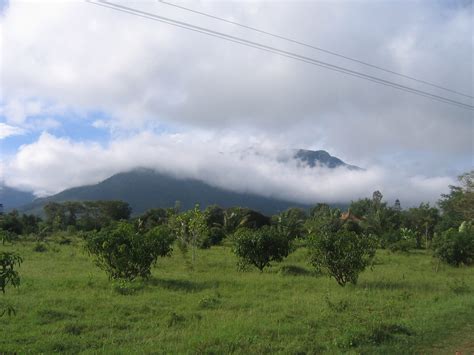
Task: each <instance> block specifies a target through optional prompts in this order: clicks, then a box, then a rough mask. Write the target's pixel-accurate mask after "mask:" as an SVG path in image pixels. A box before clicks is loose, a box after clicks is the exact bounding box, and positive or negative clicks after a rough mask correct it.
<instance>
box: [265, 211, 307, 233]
mask: <svg viewBox="0 0 474 355" xmlns="http://www.w3.org/2000/svg"><path fill="white" fill-rule="evenodd" d="M306 219H307V216H306V213H305V211H304V210H302V209H301V208H289V209H288V210H286V211H284V212H282V213H280V214H278V215H276V216H274V217H273V224H274V225H275V226H276V228H277V229H278V231H279V232H280V233H281V234H283V235H284V236H285V237H286V238H288V239H295V238H302V237H303V236H304V235H305V228H304V223H305V221H306Z"/></svg>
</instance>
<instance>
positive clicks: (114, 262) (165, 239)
mask: <svg viewBox="0 0 474 355" xmlns="http://www.w3.org/2000/svg"><path fill="white" fill-rule="evenodd" d="M173 241H174V238H173V237H172V235H171V233H170V231H169V229H168V228H167V227H165V226H157V227H155V228H153V229H151V230H150V231H148V232H145V233H141V232H139V231H137V230H136V229H135V228H134V227H133V225H131V224H129V223H126V222H118V223H117V224H115V225H112V226H109V227H106V228H103V229H102V230H100V231H98V232H91V233H89V234H88V235H87V236H86V238H85V248H86V250H87V251H88V252H89V253H90V254H91V255H93V256H95V257H96V260H97V265H98V266H99V267H101V268H102V269H103V270H105V271H106V272H107V274H108V275H109V277H110V278H112V279H126V280H134V279H135V278H137V277H143V278H147V277H149V276H150V274H151V266H152V265H153V264H154V263H156V261H157V259H158V257H160V256H168V255H170V254H171V251H172V247H171V245H172V243H173Z"/></svg>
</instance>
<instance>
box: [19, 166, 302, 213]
mask: <svg viewBox="0 0 474 355" xmlns="http://www.w3.org/2000/svg"><path fill="white" fill-rule="evenodd" d="M86 200H122V201H126V202H128V203H129V204H130V206H131V207H132V213H133V214H140V213H143V212H145V211H146V210H148V209H150V208H155V207H172V206H174V204H175V203H176V201H179V203H180V205H181V208H182V209H183V210H187V209H190V208H192V207H194V205H195V204H196V203H198V204H199V205H200V206H201V207H202V208H205V207H207V206H209V205H212V204H217V205H219V206H222V207H232V206H242V207H248V208H251V209H255V210H258V211H261V212H263V213H267V214H272V213H277V212H279V211H283V210H285V209H287V208H289V207H303V208H305V207H308V206H306V205H302V204H298V203H295V202H291V201H282V200H279V199H273V198H268V197H263V196H258V195H255V194H250V193H238V192H233V191H228V190H224V189H221V188H217V187H213V186H210V185H208V184H206V183H205V182H202V181H199V180H194V179H183V180H181V179H178V178H174V177H171V176H168V175H164V174H161V173H158V172H155V171H153V170H150V169H136V170H133V171H130V172H125V173H120V174H116V175H113V176H112V177H110V178H108V179H106V180H104V181H102V182H100V183H98V184H95V185H89V186H81V187H76V188H72V189H67V190H64V191H62V192H60V193H58V194H56V195H53V196H49V197H46V198H40V199H37V200H35V201H34V202H33V203H31V204H28V205H26V206H24V207H23V208H22V210H23V211H24V212H25V213H35V214H38V213H41V209H42V207H43V206H44V205H45V204H46V203H48V202H63V201H86Z"/></svg>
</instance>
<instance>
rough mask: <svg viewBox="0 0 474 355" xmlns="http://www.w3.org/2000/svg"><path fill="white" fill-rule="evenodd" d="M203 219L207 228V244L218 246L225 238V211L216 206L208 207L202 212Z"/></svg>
mask: <svg viewBox="0 0 474 355" xmlns="http://www.w3.org/2000/svg"><path fill="white" fill-rule="evenodd" d="M204 218H205V219H206V225H207V228H208V243H209V244H210V245H216V244H219V243H220V242H221V241H222V240H223V239H224V237H225V235H226V232H225V228H224V224H225V210H224V209H223V208H222V207H219V206H217V205H211V206H208V207H207V208H206V209H205V210H204Z"/></svg>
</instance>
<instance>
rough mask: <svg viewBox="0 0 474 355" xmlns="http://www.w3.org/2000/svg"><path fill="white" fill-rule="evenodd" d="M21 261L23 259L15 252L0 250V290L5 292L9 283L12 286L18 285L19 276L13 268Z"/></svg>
mask: <svg viewBox="0 0 474 355" xmlns="http://www.w3.org/2000/svg"><path fill="white" fill-rule="evenodd" d="M22 262H23V259H22V258H21V257H20V256H19V255H18V254H16V253H12V252H0V291H2V292H3V293H5V289H6V287H7V286H8V285H9V284H10V285H11V286H13V287H18V286H19V285H20V276H19V275H18V272H17V271H16V270H15V268H16V267H17V266H20V265H21V263H22Z"/></svg>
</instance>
